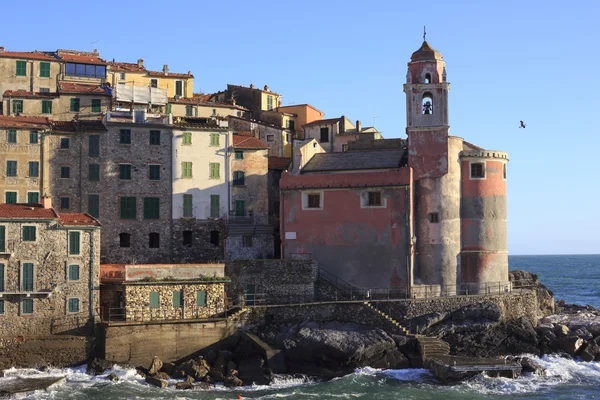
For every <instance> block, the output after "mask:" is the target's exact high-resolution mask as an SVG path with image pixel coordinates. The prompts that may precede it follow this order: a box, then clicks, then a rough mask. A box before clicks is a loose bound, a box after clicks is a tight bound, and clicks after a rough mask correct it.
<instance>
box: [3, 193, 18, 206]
mask: <svg viewBox="0 0 600 400" xmlns="http://www.w3.org/2000/svg"><path fill="white" fill-rule="evenodd" d="M5 197H6V201H5V203H6V204H16V202H17V192H6V196H5Z"/></svg>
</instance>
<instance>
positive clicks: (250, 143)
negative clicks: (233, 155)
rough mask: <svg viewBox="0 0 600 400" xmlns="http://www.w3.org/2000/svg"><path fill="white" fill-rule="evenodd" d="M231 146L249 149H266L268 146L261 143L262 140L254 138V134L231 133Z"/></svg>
mask: <svg viewBox="0 0 600 400" xmlns="http://www.w3.org/2000/svg"><path fill="white" fill-rule="evenodd" d="M233 147H234V148H235V149H250V150H262V149H268V148H269V146H267V145H266V143H263V141H262V140H260V139H258V138H255V137H254V136H240V135H233Z"/></svg>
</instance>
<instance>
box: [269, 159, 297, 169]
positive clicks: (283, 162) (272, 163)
mask: <svg viewBox="0 0 600 400" xmlns="http://www.w3.org/2000/svg"><path fill="white" fill-rule="evenodd" d="M291 162H292V159H291V158H288V157H275V156H269V169H277V170H286V169H288V167H289V166H290V163H291Z"/></svg>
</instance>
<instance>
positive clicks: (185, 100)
mask: <svg viewBox="0 0 600 400" xmlns="http://www.w3.org/2000/svg"><path fill="white" fill-rule="evenodd" d="M169 103H174V104H195V105H198V106H206V107H227V108H235V109H238V110H246V111H247V110H248V109H247V108H246V107H242V106H240V105H237V104H229V103H222V102H220V101H207V100H205V99H204V97H199V96H194V97H180V98H175V97H169Z"/></svg>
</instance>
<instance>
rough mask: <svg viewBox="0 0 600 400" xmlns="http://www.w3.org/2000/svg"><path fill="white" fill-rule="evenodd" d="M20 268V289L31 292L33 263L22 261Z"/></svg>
mask: <svg viewBox="0 0 600 400" xmlns="http://www.w3.org/2000/svg"><path fill="white" fill-rule="evenodd" d="M22 270H23V272H22V273H23V275H22V277H21V278H22V279H21V289H22V290H23V291H25V292H33V264H32V263H23V268H22Z"/></svg>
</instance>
